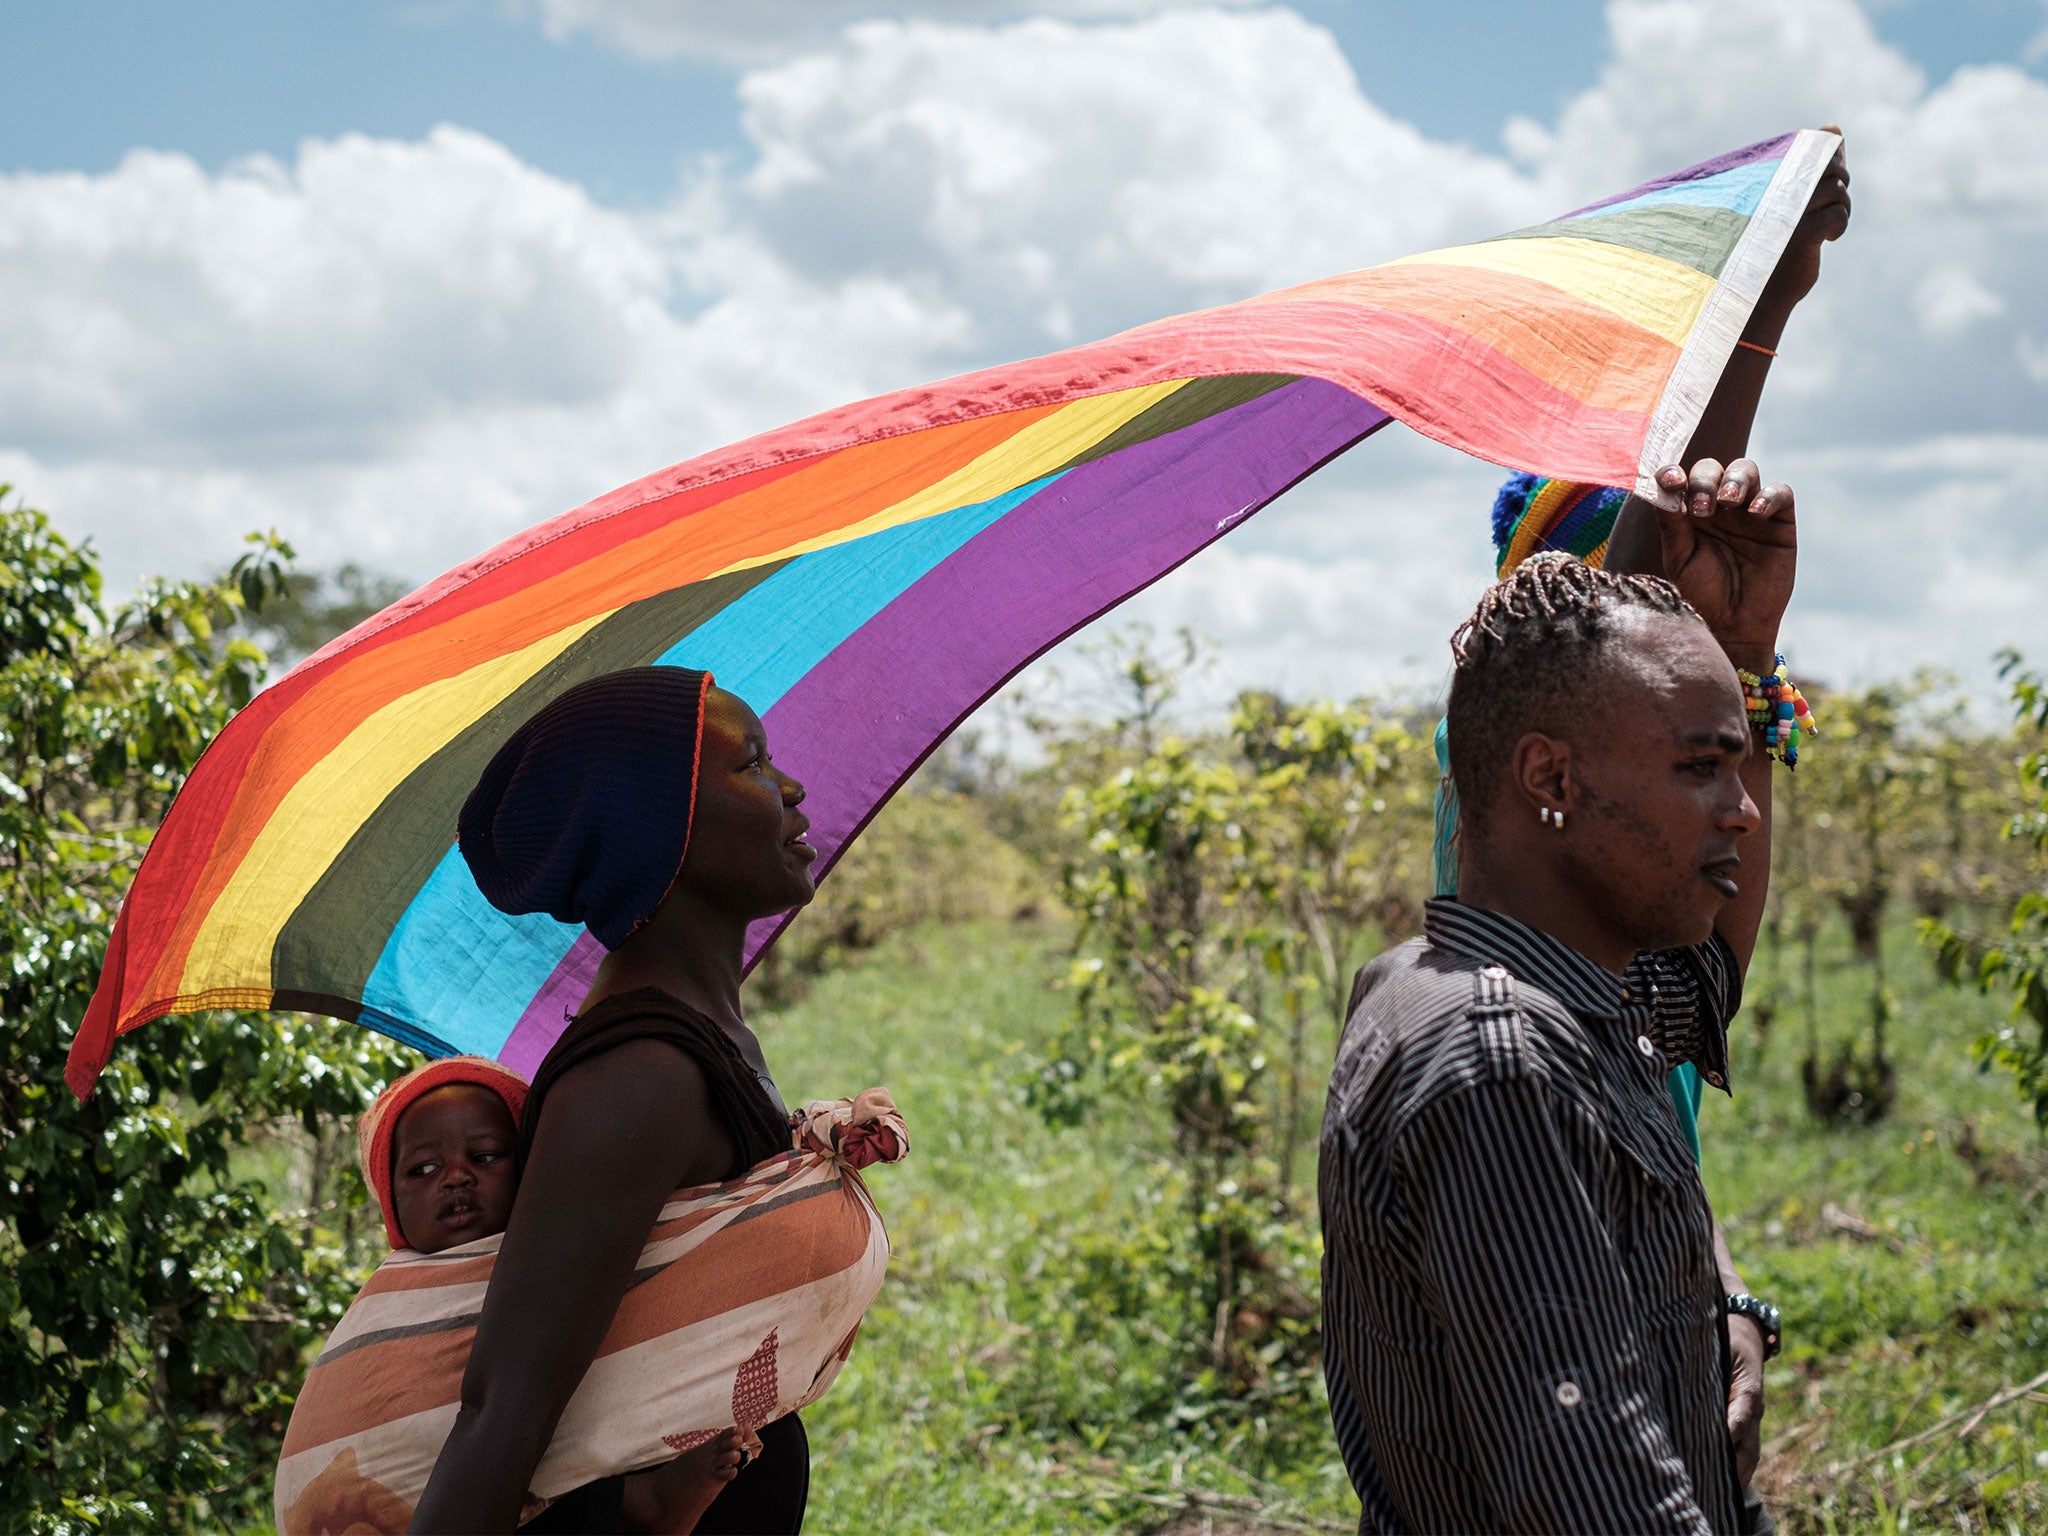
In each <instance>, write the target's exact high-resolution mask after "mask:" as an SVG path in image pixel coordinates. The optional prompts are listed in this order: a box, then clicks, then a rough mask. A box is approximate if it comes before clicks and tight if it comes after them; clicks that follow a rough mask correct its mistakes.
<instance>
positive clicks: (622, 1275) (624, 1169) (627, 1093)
mask: <svg viewBox="0 0 2048 1536" xmlns="http://www.w3.org/2000/svg"><path fill="white" fill-rule="evenodd" d="M732 1155H733V1154H732V1146H731V1143H730V1141H729V1140H728V1139H727V1136H726V1133H725V1130H724V1126H723V1122H722V1120H721V1119H720V1117H719V1115H718V1112H717V1110H716V1109H715V1108H714V1106H713V1104H712V1102H711V1096H710V1093H709V1091H708V1089H707V1087H706V1085H705V1081H704V1074H703V1072H702V1070H701V1069H699V1067H698V1066H697V1064H696V1063H695V1062H693V1061H692V1060H690V1059H689V1057H687V1056H685V1055H684V1054H683V1053H682V1052H681V1051H679V1050H677V1049H675V1048H674V1047H673V1046H670V1045H665V1044H663V1043H661V1042H659V1041H655V1040H636V1041H632V1042H630V1043H628V1044H626V1045H622V1046H620V1047H618V1048H617V1049H616V1050H612V1051H608V1052H606V1053H605V1054H604V1055H602V1056H599V1057H597V1058H595V1059H594V1060H591V1061H589V1062H586V1063H584V1064H582V1065H581V1066H578V1067H575V1068H573V1069H572V1070H570V1071H569V1072H567V1073H565V1074H564V1075H563V1076H562V1078H561V1080H560V1081H559V1082H558V1083H556V1084H555V1086H554V1088H553V1089H552V1090H551V1091H550V1092H549V1094H548V1096H547V1099H546V1101H545V1103H544V1104H543V1106H542V1110H541V1120H540V1126H539V1129H538V1131H537V1133H536V1136H535V1140H534V1146H533V1154H532V1157H531V1159H530V1160H529V1162H528V1166H527V1169H526V1172H525V1177H524V1179H523V1181H522V1183H521V1185H520V1189H519V1197H518V1200H517V1202H516V1203H515V1204H514V1206H513V1208H512V1221H511V1224H510V1225H509V1226H508V1227H507V1228H506V1229H505V1240H504V1243H503V1245H502V1246H501V1247H500V1249H499V1252H498V1262H497V1264H496V1266H495V1268H494V1269H493V1271H492V1274H491V1284H490V1289H489V1291H488V1292H487V1293H486V1294H485V1296H484V1305H483V1315H482V1317H481V1319H480V1320H479V1321H478V1324H477V1330H476V1342H475V1344H474V1345H473V1346H472V1348H471V1350H470V1356H469V1369H468V1370H467V1372H466V1373H465V1374H464V1376H463V1379H462V1406H461V1409H460V1411H459V1412H458V1413H457V1415H456V1419H455V1428H454V1430H453V1431H452V1432H451V1433H450V1434H449V1436H448V1442H447V1444H446V1445H445V1446H444V1447H443V1448H442V1451H441V1458H440V1460H439V1461H438V1462H437V1463H436V1464H435V1467H434V1474H433V1477H432V1478H431V1479H430V1480H429V1482H428V1484H427V1491H426V1493H425V1495H424V1496H423V1497H422V1498H421V1500H420V1505H419V1509H418V1510H417V1511H416V1512H415V1513H414V1515H413V1522H412V1529H413V1530H414V1531H480V1532H509V1531H511V1530H512V1529H513V1528H514V1527H515V1525H516V1524H517V1523H518V1520H519V1508H520V1502H521V1500H522V1498H523V1497H524V1495H525V1492H526V1489H527V1487H528V1486H529V1483H530V1481H531V1479H532V1477H533V1470H534V1468H535V1467H536V1466H537V1465H539V1463H540V1458H541V1456H542V1454H543V1453H544V1452H545V1451H546V1450H547V1447H548V1443H549V1441H550V1440H552V1439H553V1438H554V1433H555V1424H556V1422H557V1421H558V1420H559V1419H560V1418H561V1416H562V1410H563V1408H565V1407H566V1406H567V1405H568V1402H569V1399H570V1397H571V1396H572V1395H573V1394H574V1393H575V1391H576V1388H577V1386H578V1384H579V1383H581V1381H582V1380H583V1373H584V1372H585V1371H586V1370H588V1369H589V1368H590V1362H591V1361H592V1360H593V1359H595V1358H596V1356H597V1348H598V1345H599V1344H600V1343H601V1342H602V1341H603V1339H604V1335H605V1330H606V1329H608V1328H609V1327H610V1326H611V1322H612V1317H613V1315H614V1314H615V1313H616V1312H617V1311H618V1307H619V1298H620V1297H622V1296H623V1295H625V1293H626V1287H627V1284H628V1283H629V1282H630V1281H631V1279H632V1275H633V1265H634V1261H635V1260H636V1259H637V1258H638V1257H639V1255H640V1250H641V1249H642V1248H643V1247H644V1246H645V1245H646V1242H647V1235H648V1233H649V1232H651V1231H652V1230H653V1228H654V1222H655V1218H656V1216H657V1215H658V1214H659V1213H660V1210H661V1206H662V1202H663V1201H664V1200H665V1199H666V1198H667V1196H668V1195H669V1193H670V1192H671V1191H673V1190H675V1189H677V1188H679V1187H681V1186H683V1185H686V1184H701V1183H710V1182H712V1181H713V1180H716V1179H720V1178H723V1177H724V1176H725V1174H726V1172H727V1171H728V1170H729V1169H730V1167H731V1164H732Z"/></svg>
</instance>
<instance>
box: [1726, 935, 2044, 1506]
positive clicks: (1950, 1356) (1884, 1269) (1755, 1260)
mask: <svg viewBox="0 0 2048 1536" xmlns="http://www.w3.org/2000/svg"><path fill="white" fill-rule="evenodd" d="M1829 937H1830V941H1831V942H1829V943H1827V944H1826V945H1825V946H1824V954H1825V955H1827V956H1828V957H1829V958H1828V960H1827V961H1826V963H1825V964H1824V969H1823V975H1822V977H1821V986H1820V995H1821V1015H1822V1019H1821V1033H1822V1037H1823V1039H1824V1040H1827V1039H1841V1038H1846V1037H1847V1036H1848V1035H1849V1033H1850V1032H1851V1031H1852V1030H1853V1029H1855V1028H1856V1027H1857V1026H1858V1024H1859V1023H1860V1022H1861V1021H1862V1020H1864V1019H1866V1018H1867V1017H1868V979H1867V973H1866V972H1864V971H1862V970H1861V969H1860V968H1859V967H1855V966H1852V965H1851V964H1850V963H1849V961H1848V956H1847V945H1846V942H1844V941H1843V940H1842V939H1841V938H1840V936H1839V935H1831V936H1829ZM1886 944H1887V955H1888V957H1889V961H1890V970H1891V974H1892V980H1893V985H1894V990H1895V994H1896V1000H1897V1006H1898V1010H1899V1014H1898V1019H1897V1022H1896V1023H1895V1025H1894V1029H1893V1037H1894V1041H1895V1044H1894V1052H1895V1056H1896V1060H1897V1066H1898V1077H1899V1096H1898V1100H1897V1102H1896V1104H1895V1105H1894V1107H1893V1109H1892V1112H1891V1114H1890V1115H1889V1116H1888V1117H1887V1118H1886V1119H1884V1120H1882V1121H1880V1122H1879V1123H1878V1124H1876V1125H1873V1126H1843V1127H1824V1126H1821V1125H1819V1124H1818V1123H1816V1122H1815V1121H1814V1119H1813V1118H1812V1117H1811V1116H1810V1115H1809V1114H1808V1113H1807V1111H1806V1108H1805V1104H1804V1096H1803V1093H1802V1090H1801V1086H1800V1079H1799V1061H1800V1058H1801V1057H1802V1055H1803V1054H1804V1050H1805V1046H1804V1043H1803V1039H1802V1038H1801V1037H1802V1036H1803V1034H1804V1025H1803V1020H1801V1019H1800V1018H1799V1017H1798V1015H1797V1013H1796V1010H1795V1012H1794V1015H1793V1016H1792V1017H1791V1018H1786V1017H1783V1016H1782V1015H1781V1017H1780V1020H1779V1022H1778V1024H1777V1027H1776V1029H1775V1030H1774V1032H1773V1037H1772V1038H1771V1039H1770V1040H1769V1041H1768V1044H1767V1046H1766V1047H1765V1048H1763V1049H1762V1050H1761V1051H1759V1049H1758V1043H1757V1035H1756V1031H1755V1029H1754V1027H1753V1024H1752V1022H1751V1020H1750V1017H1749V1015H1748V1014H1745V1015H1744V1017H1742V1018H1739V1019H1738V1020H1737V1021H1736V1026H1735V1030H1734V1038H1735V1043H1736V1046H1737V1057H1736V1069H1737V1084H1736V1086H1737V1097H1736V1098H1735V1100H1734V1101H1733V1102H1732V1103H1730V1102H1729V1101H1728V1100H1726V1099H1721V1098H1719V1096H1717V1095H1711V1094H1710V1095H1709V1098H1710V1101H1711V1102H1710V1103H1709V1104H1707V1105H1706V1106H1705V1107H1704V1108H1703V1110H1702V1113H1701V1124H1700V1130H1701V1136H1702V1142H1703V1146H1704V1150H1705V1169H1704V1171H1705V1175H1706V1181H1707V1188H1708V1191H1709V1193H1710V1194H1711V1195H1712V1196H1713V1199H1714V1204H1715V1208H1716V1210H1717V1211H1718V1212H1720V1215H1721V1220H1722V1225H1723V1228H1724V1229H1725V1230H1726V1231H1727V1233H1728V1238H1729V1243H1730V1246H1731V1248H1732V1250H1733V1251H1734V1253H1735V1255H1736V1260H1737V1263H1738V1264H1739V1265H1740V1266H1741V1267H1742V1268H1743V1271H1744V1275H1745V1277H1746V1278H1747V1279H1748V1280H1749V1282H1750V1285H1751V1287H1752V1289H1754V1290H1756V1291H1757V1292H1758V1293H1759V1294H1761V1295H1765V1296H1769V1297H1771V1298H1772V1299H1774V1300H1776V1301H1777V1302H1778V1304H1779V1305H1780V1307H1781V1308H1782V1309H1783V1311H1784V1313H1785V1325H1786V1337H1787V1344H1786V1350H1785V1353H1784V1355H1783V1357H1781V1359H1780V1360H1779V1361H1777V1362H1776V1363H1775V1364H1774V1365H1773V1367H1772V1368H1771V1370H1770V1372H1769V1373H1768V1376H1767V1388H1768V1392H1769V1394H1770V1401H1769V1418H1768V1420H1767V1422H1766V1429H1765V1435H1766V1441H1767V1443H1768V1445H1769V1446H1770V1451H1771V1454H1770V1455H1769V1456H1768V1457H1767V1464H1766V1468H1765V1471H1764V1474H1763V1477H1762V1482H1763V1485H1764V1486H1765V1488H1766V1489H1767V1490H1768V1491H1769V1492H1771V1493H1773V1494H1775V1495H1776V1496H1777V1499H1778V1507H1779V1508H1780V1509H1781V1510H1782V1511H1784V1513H1785V1514H1786V1515H1789V1517H1790V1518H1789V1519H1786V1520H1785V1523H1786V1524H1787V1525H1788V1526H1789V1527H1791V1528H1793V1529H1806V1530H1827V1531H1837V1530H1839V1531H1851V1530H1854V1531H1873V1532H1876V1531H1887V1532H1888V1531H1894V1530H1908V1529H1911V1530H1936V1529H1940V1530H1977V1531H1982V1530H1989V1531H2006V1530H2011V1531H2016V1532H2034V1531H2041V1530H2048V1406H2044V1405H2048V1396H2041V1397H2039V1398H2038V1399H2029V1400H2022V1401H2019V1402H2017V1403H2014V1404H2013V1405H2011V1406H2009V1407H2006V1408H2004V1409H2002V1410H2000V1411H1997V1412H1995V1413H1992V1414H1989V1415H1987V1416H1986V1417H1985V1418H1984V1419H1983V1420H1982V1422H1980V1423H1979V1424H1977V1425H1976V1426H1975V1427H1974V1428H1973V1429H1971V1431H1970V1433H1969V1434H1968V1435H1967V1436H1964V1435H1961V1434H1955V1433H1950V1434H1942V1435H1938V1436H1936V1437H1935V1438H1934V1439H1932V1440H1929V1441H1927V1442H1926V1443H1923V1444H1920V1445H1916V1446H1912V1447H1908V1448H1906V1449H1904V1450H1902V1451H1900V1452H1897V1453H1894V1454H1892V1455H1886V1456H1881V1457H1878V1458H1876V1459H1875V1460H1874V1461H1871V1462H1870V1463H1869V1464H1867V1465H1864V1466H1861V1467H1857V1466H1855V1465H1854V1464H1855V1463H1856V1462H1858V1461H1859V1459H1860V1458H1864V1457H1867V1456H1869V1455H1870V1454H1871V1453H1872V1452H1875V1451H1878V1450H1880V1449H1881V1448H1883V1447H1886V1446H1888V1445H1891V1444H1893V1443H1895V1442H1897V1441H1899V1440H1902V1439H1906V1438H1908V1437H1911V1436H1914V1435H1917V1434H1920V1433H1922V1432H1924V1431H1926V1430H1928V1429H1930V1428H1932V1427H1933V1426H1935V1425H1937V1424H1938V1423H1939V1422H1940V1421H1941V1420H1943V1419H1944V1418H1946V1417H1948V1416H1950V1415H1952V1414H1955V1413H1958V1412H1960V1411H1964V1410H1968V1409H1971V1408H1973V1407H1974V1406H1975V1405H1977V1404H1980V1403H1983V1402H1984V1401H1985V1400H1987V1399H1989V1398H1990V1397H1991V1396H1992V1395H1993V1394H1995V1393H1997V1392H1998V1391H1999V1390H2000V1389H2001V1388H2003V1387H2006V1386H2010V1385H2014V1384H2017V1383H2021V1382H2024V1381H2027V1380H2028V1379H2030V1378H2032V1377H2033V1376H2035V1375H2037V1374H2039V1373H2040V1372H2042V1371H2044V1370H2048V1241H2044V1235H2043V1232H2042V1220H2043V1215H2044V1203H2043V1198H2042V1197H2043V1194H2044V1192H2048V1157H2044V1155H2043V1152H2042V1149H2041V1143H2040V1139H2039V1137H2038V1135H2037V1133H2036V1132H2035V1129H2034V1127H2033V1123H2032V1121H2031V1119H2030V1118H2029V1117H2028V1116H2027V1115H2026V1113H2025V1111H2024V1108H2023V1106H2022V1105H2021V1103H2020V1101H2019V1099H2018V1098H2017V1096H2016V1095H2015V1094H2014V1093H2013V1091H2012V1086H2011V1082H2010V1080H2009V1079H2008V1078H2005V1077H2003V1076H2001V1075H1999V1074H1996V1073H1993V1074H1989V1075H1987V1074H1984V1073H1981V1072H1980V1071H1979V1070H1978V1069H1977V1067H1976V1066H1975V1064H1974V1063H1973V1062H1972V1061H1971V1060H1970V1056H1969V1051H1968V1046H1969V1042H1970V1041H1971V1040H1972V1039H1974V1038H1975V1037H1976V1036H1977V1035H1978V1034H1979V1033H1980V1032H1982V1031H1983V1030H1984V1029H1985V1028H1986V1027H1987V1026H1990V1025H1992V1024H1994V1023H1996V1022H1998V1021H2001V1020H2002V1018H2003V1010H2002V1008H2001V1006H2000V1005H1999V1004H1998V1003H1997V1002H1996V1001H1995V1000H1989V999H1984V998H1980V997H1978V996H1976V995H1974V994H1969V993H1963V992H1957V991H1954V990H1951V989H1948V988H1944V987H1941V986H1939V985H1938V984H1936V982H1935V981H1934V979H1933V977H1932V974H1931V972H1930V969H1929V967H1928V964H1927V959H1926V956H1925V954H1924V953H1922V952H1920V951H1918V950H1917V949H1916V948H1915V946H1914V943H1913V938H1912V934H1911V932H1910V930H1907V929H1905V928H1903V927H1901V928H1899V929H1897V930H1895V931H1893V932H1892V933H1890V934H1888V935H1887V937H1886ZM1966 1125H1967V1129H1966ZM1972 1135H1973V1137H1974V1141H1975V1143H1976V1145H1977V1148H1978V1154H1977V1158H1976V1162H1975V1164H1974V1166H1973V1164H1972V1163H1971V1162H1970V1161H1967V1160H1966V1159H1965V1158H1964V1157H1963V1156H1961V1155H1959V1152H1958V1147H1959V1145H1962V1146H1964V1147H1967V1146H1968V1145H1969V1139H1970V1138H1971V1136H1972ZM1969 1417H1970V1415H1969V1414H1968V1413H1965V1414H1964V1419H1963V1423H1964V1424H1967V1423H1968V1421H1969ZM1957 1427H1958V1428H1959V1429H1960V1428H1961V1425H1959V1426H1957Z"/></svg>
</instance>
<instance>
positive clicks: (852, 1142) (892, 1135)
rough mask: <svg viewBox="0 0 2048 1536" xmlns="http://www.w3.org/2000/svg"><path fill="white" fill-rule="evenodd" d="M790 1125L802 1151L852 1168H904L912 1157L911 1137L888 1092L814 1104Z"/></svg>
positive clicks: (873, 1091)
mask: <svg viewBox="0 0 2048 1536" xmlns="http://www.w3.org/2000/svg"><path fill="white" fill-rule="evenodd" d="M789 1124H790V1130H791V1131H792V1133H793V1134H794V1136H795V1138H796V1148H797V1150H798V1151H804V1150H806V1149H808V1150H809V1151H812V1152H816V1153H819V1154H821V1155H823V1156H826V1157H831V1158H836V1159H838V1161H839V1162H840V1163H842V1164H844V1165H845V1166H846V1167H848V1168H853V1169H861V1168H867V1167H871V1166H873V1165H874V1164H876V1163H900V1162H902V1161H903V1159H904V1158H905V1157H907V1156H909V1155H910V1131H909V1130H908V1128H907V1127H905V1125H904V1124H903V1116H902V1115H901V1114H900V1113H898V1112H897V1109H896V1101H895V1100H894V1099H892V1098H890V1097H889V1090H888V1089H886V1088H870V1089H868V1090H867V1092H865V1093H863V1094H861V1095H860V1096H859V1097H858V1098H852V1099H813V1100H812V1101H811V1102H810V1103H808V1104H806V1105H805V1106H804V1107H803V1108H802V1109H800V1110H798V1111H796V1113H794V1114H792V1115H791V1116H790V1117H789Z"/></svg>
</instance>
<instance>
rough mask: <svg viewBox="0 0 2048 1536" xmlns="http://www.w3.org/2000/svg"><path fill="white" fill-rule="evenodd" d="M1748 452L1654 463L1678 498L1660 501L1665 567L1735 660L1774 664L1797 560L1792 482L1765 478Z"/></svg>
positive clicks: (1765, 668)
mask: <svg viewBox="0 0 2048 1536" xmlns="http://www.w3.org/2000/svg"><path fill="white" fill-rule="evenodd" d="M1762 479H1763V476H1762V475H1761V474H1760V473H1759V472H1758V470H1757V467H1756V464H1755V462H1754V461H1753V460H1750V459H1737V460H1735V461H1734V462H1733V463H1732V464H1729V465H1727V466H1726V467H1725V468H1724V467H1723V466H1722V465H1721V463H1720V462H1719V461H1718V460H1715V459H1701V460H1700V461H1699V462H1698V463H1696V464H1694V465H1693V467H1692V470H1691V472H1690V473H1688V472H1687V471H1685V470H1683V469H1681V468H1679V467H1678V466H1677V465H1676V464H1667V465H1665V466H1664V467H1663V468H1662V469H1660V470H1658V471H1657V486H1658V488H1659V489H1660V490H1662V491H1663V492H1664V493H1665V495H1667V496H1669V497H1671V498H1673V499H1674V500H1676V501H1677V502H1678V504H1679V510H1678V511H1675V512H1671V511H1666V510H1664V509H1663V508H1661V507H1660V508H1659V509H1658V512H1657V528H1658V535H1659V539H1660V542H1661V543H1662V545H1663V551H1664V575H1665V576H1666V578H1667V579H1669V580H1670V582H1671V583H1672V585H1674V586H1676V587H1677V588H1678V590H1679V593H1680V595H1681V596H1683V597H1684V598H1685V600H1686V601H1687V602H1689V603H1691V604H1692V605H1693V607H1694V608H1696V609H1698V610H1699V615H1700V617H1701V618H1703V619H1705V620H1706V621H1707V627H1708V628H1709V629H1711V630H1712V631H1713V632H1714V638H1715V639H1717V640H1719V641H1720V642H1721V647H1722V649H1723V650H1725V651H1727V652H1728V656H1729V659H1730V660H1732V661H1733V662H1734V663H1735V665H1736V666H1738V667H1742V668H1744V669H1746V670H1748V671H1751V672H1756V673H1759V674H1762V673H1766V672H1769V671H1770V670H1771V667H1772V661H1773V657H1774V655H1775V653H1776V651H1777V647H1778V621H1779V620H1780V619H1782V618H1783V617H1784V615H1785V605H1786V604H1787V603H1788V602H1790V601H1791V600H1792V579H1793V576H1794V574H1795V572H1796V570H1797V568H1798V563H1799V537H1798V529H1797V526H1796V524H1795V522H1794V520H1793V498H1792V487H1790V486H1789V485H1784V484H1782V483H1779V484H1772V485H1764V484H1762V483H1761V482H1762Z"/></svg>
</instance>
